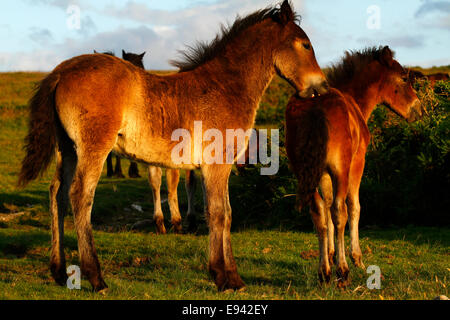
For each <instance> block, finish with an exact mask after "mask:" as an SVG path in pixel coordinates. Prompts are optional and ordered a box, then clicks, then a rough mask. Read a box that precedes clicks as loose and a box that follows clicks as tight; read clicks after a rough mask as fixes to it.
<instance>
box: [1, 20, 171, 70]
mask: <svg viewBox="0 0 450 320" xmlns="http://www.w3.org/2000/svg"><path fill="white" fill-rule="evenodd" d="M41 33H42V32H40V31H36V33H35V35H34V36H35V37H36V38H39V35H41V36H43V33H42V34H41ZM122 49H125V50H126V51H130V52H137V53H141V52H144V51H147V55H146V57H145V61H144V62H145V65H146V67H147V68H149V69H155V68H156V69H167V68H168V66H169V65H168V63H167V62H166V61H167V60H169V59H170V58H173V56H172V57H171V56H169V52H170V51H172V52H173V53H174V52H175V48H173V46H172V44H171V43H170V41H166V40H165V39H164V38H162V37H161V36H159V35H158V34H157V33H156V32H155V31H153V30H152V29H150V28H148V27H145V26H141V27H137V28H122V27H121V28H118V29H116V30H114V31H111V32H102V33H98V34H96V35H94V36H91V37H87V38H82V39H73V38H70V39H66V40H65V41H63V42H62V43H58V44H53V45H47V46H45V47H43V48H40V49H37V50H34V51H31V52H15V53H13V54H12V53H5V52H0V61H2V63H1V64H0V69H1V70H0V71H7V70H9V71H31V70H38V71H49V70H53V69H54V68H55V67H56V66H57V65H58V64H59V63H61V62H62V61H64V60H67V59H69V58H71V57H74V56H78V55H81V54H88V53H93V51H94V50H97V51H99V52H101V51H109V50H111V51H115V52H116V53H118V54H120V52H121V50H122Z"/></svg>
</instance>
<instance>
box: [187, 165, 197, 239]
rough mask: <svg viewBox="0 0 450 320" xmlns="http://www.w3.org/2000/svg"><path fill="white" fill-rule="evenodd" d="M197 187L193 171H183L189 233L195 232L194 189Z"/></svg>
mask: <svg viewBox="0 0 450 320" xmlns="http://www.w3.org/2000/svg"><path fill="white" fill-rule="evenodd" d="M196 186H197V179H196V177H195V172H194V171H193V170H186V171H185V187H186V193H187V200H188V211H187V215H186V220H187V224H188V227H187V230H188V231H189V232H195V230H197V217H196V215H195V203H194V199H195V189H196Z"/></svg>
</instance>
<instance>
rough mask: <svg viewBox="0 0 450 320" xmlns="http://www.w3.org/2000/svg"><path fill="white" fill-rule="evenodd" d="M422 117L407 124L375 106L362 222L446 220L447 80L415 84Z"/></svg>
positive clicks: (449, 90) (448, 178) (449, 189)
mask: <svg viewBox="0 0 450 320" xmlns="http://www.w3.org/2000/svg"><path fill="white" fill-rule="evenodd" d="M416 89H417V90H418V95H419V97H420V98H421V101H422V104H423V106H424V108H425V115H424V116H423V118H422V119H420V120H419V121H417V122H414V123H409V124H408V123H407V122H406V121H404V120H400V119H399V118H398V117H397V116H394V115H393V114H392V113H390V112H388V111H387V109H386V108H378V109H376V110H375V112H374V114H373V115H372V117H371V119H370V121H369V127H370V130H371V132H372V141H371V144H370V146H369V150H368V152H367V154H366V168H365V172H364V177H363V180H362V185H361V204H362V210H363V214H362V222H363V223H367V224H395V225H406V224H420V225H442V224H449V222H450V220H449V215H448V208H449V204H450V203H449V196H448V195H449V194H450V185H449V181H450V174H449V168H450V167H449V164H450V163H449V150H450V139H449V137H450V135H449V133H450V119H449V117H448V113H449V108H450V103H449V99H448V96H449V94H450V82H447V83H444V82H439V83H437V84H436V86H435V88H434V91H433V90H431V89H430V87H429V86H428V83H426V82H425V83H420V84H418V86H417V88H416Z"/></svg>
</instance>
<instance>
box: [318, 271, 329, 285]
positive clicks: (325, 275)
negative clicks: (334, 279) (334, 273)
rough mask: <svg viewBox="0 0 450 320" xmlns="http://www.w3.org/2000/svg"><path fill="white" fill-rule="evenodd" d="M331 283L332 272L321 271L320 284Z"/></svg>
mask: <svg viewBox="0 0 450 320" xmlns="http://www.w3.org/2000/svg"><path fill="white" fill-rule="evenodd" d="M330 281H331V270H329V271H328V272H321V271H319V282H320V283H330Z"/></svg>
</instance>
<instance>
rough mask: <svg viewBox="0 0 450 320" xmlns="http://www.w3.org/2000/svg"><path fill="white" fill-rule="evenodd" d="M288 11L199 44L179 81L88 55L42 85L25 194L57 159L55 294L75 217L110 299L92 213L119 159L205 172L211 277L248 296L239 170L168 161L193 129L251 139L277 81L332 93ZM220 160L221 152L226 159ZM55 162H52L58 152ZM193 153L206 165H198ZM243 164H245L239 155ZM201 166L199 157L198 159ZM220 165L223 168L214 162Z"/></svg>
mask: <svg viewBox="0 0 450 320" xmlns="http://www.w3.org/2000/svg"><path fill="white" fill-rule="evenodd" d="M297 21H298V20H297V18H296V15H295V13H294V11H293V9H292V7H291V5H290V3H289V1H287V0H285V1H284V2H283V3H282V5H281V6H280V7H279V6H275V7H269V8H266V9H263V10H259V11H257V12H255V13H253V14H250V15H248V16H246V17H244V18H240V17H238V18H237V19H236V21H235V22H234V24H233V25H232V26H230V27H229V28H226V27H223V28H222V31H221V33H220V34H219V35H218V36H217V37H216V38H215V39H214V40H213V41H212V42H211V43H209V44H205V43H201V44H198V45H197V46H196V47H194V48H192V50H191V51H188V52H186V53H185V59H184V60H183V61H178V62H174V65H175V66H177V67H179V68H180V70H181V72H179V73H176V74H171V75H164V76H163V75H155V74H149V73H147V72H145V71H144V70H142V69H141V68H138V67H136V66H134V65H133V64H132V63H130V62H127V61H124V60H122V59H119V58H116V57H112V56H109V55H104V54H93V55H83V56H79V57H75V58H72V59H70V60H67V61H65V62H63V63H61V64H60V65H59V66H57V67H56V68H55V70H53V71H52V72H51V73H50V74H49V75H48V76H47V77H46V78H45V79H44V80H43V81H42V82H41V83H40V85H39V87H38V90H37V91H36V93H35V95H34V96H33V97H32V99H31V101H30V109H31V114H30V126H29V133H28V135H27V137H26V156H25V158H24V160H23V161H22V169H21V173H20V176H19V185H21V186H25V185H26V184H27V183H29V182H30V181H32V180H34V179H36V178H38V177H39V175H40V173H42V172H43V171H44V170H45V169H46V168H47V167H48V165H49V163H50V161H51V159H52V157H53V156H54V155H55V153H56V163H57V166H56V172H55V176H54V179H53V181H52V183H51V186H50V212H51V215H52V252H51V258H50V269H51V272H52V275H53V278H54V279H55V280H56V282H57V283H59V284H62V285H65V284H66V280H67V273H66V260H65V255H64V246H63V238H64V236H63V235H64V216H65V215H66V213H67V209H68V205H69V203H70V204H71V206H72V211H73V216H74V220H75V228H76V231H77V237H78V250H79V257H80V263H81V270H82V273H83V275H84V276H86V277H87V279H88V280H89V281H90V283H91V285H92V287H93V288H94V290H95V291H104V290H105V289H106V288H107V285H106V283H105V281H104V280H103V276H102V272H101V267H100V262H99V260H98V256H97V252H96V249H95V245H94V236H93V232H92V226H91V211H92V206H93V203H94V195H95V190H96V187H97V183H98V180H99V178H100V175H101V172H102V170H103V165H104V162H105V161H106V158H107V157H108V154H109V153H110V152H111V150H114V152H115V153H118V154H121V155H123V156H125V157H127V158H131V159H135V160H137V161H141V162H143V163H147V164H149V165H153V166H158V167H166V168H172V169H186V170H194V169H200V170H201V174H202V182H203V189H204V196H205V216H206V218H207V221H208V224H209V230H210V234H209V263H208V264H209V266H208V267H209V272H210V274H211V275H212V277H213V279H214V281H215V283H216V285H217V287H218V289H219V290H226V289H235V290H237V289H240V288H243V287H244V286H245V284H244V282H243V281H242V279H241V277H240V276H239V274H238V271H237V266H236V262H235V259H234V256H233V251H232V248H231V233H230V228H231V206H230V200H229V194H228V179H229V175H230V172H231V168H232V163H227V161H226V160H227V158H228V157H227V149H228V150H233V149H234V145H235V141H232V142H229V145H224V146H223V155H224V157H223V164H222V163H206V162H205V161H203V160H201V161H197V160H198V159H199V157H198V155H200V153H203V151H204V150H205V149H206V147H208V146H209V143H205V142H204V143H202V144H201V148H200V150H198V149H197V148H194V146H195V143H194V146H192V148H191V150H190V151H191V152H189V153H188V152H186V154H184V153H183V156H184V155H186V156H189V158H190V159H191V160H190V161H188V163H185V162H182V163H178V162H176V161H174V160H173V158H172V150H173V149H174V148H175V147H176V146H177V145H178V144H179V143H180V141H173V140H172V133H173V132H174V131H175V130H177V129H180V128H181V129H184V130H185V131H186V132H188V133H189V134H190V135H191V136H193V133H194V121H202V131H203V132H202V133H205V132H206V131H207V130H210V129H214V130H218V131H220V132H221V134H222V136H224V137H225V136H226V131H227V129H233V130H237V129H242V130H244V131H246V130H248V129H251V128H253V125H254V121H255V116H256V112H257V110H258V107H259V103H260V100H261V97H262V95H263V94H264V91H265V90H266V88H267V86H268V85H269V84H270V82H271V81H272V79H273V77H274V75H275V74H277V73H278V74H279V75H280V76H282V77H283V78H285V79H287V80H288V81H289V82H290V84H291V85H293V86H294V87H295V89H296V90H297V91H298V92H299V95H300V96H303V97H311V96H312V95H313V93H314V92H315V91H317V92H318V93H322V94H323V93H325V92H326V91H327V90H328V84H327V82H326V78H325V76H324V74H323V73H322V70H321V69H320V68H319V66H318V64H317V61H316V58H315V54H314V50H313V47H312V45H311V42H310V40H309V38H308V36H307V35H306V34H305V32H304V31H303V30H302V29H301V28H300V27H299V25H298V24H297ZM221 150H222V149H221ZM55 151H56V152H55ZM196 152H197V153H198V154H196ZM233 155H234V157H235V158H236V156H237V153H236V152H234V153H233V154H231V156H233ZM200 158H201V157H200ZM216 162H217V161H216Z"/></svg>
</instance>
